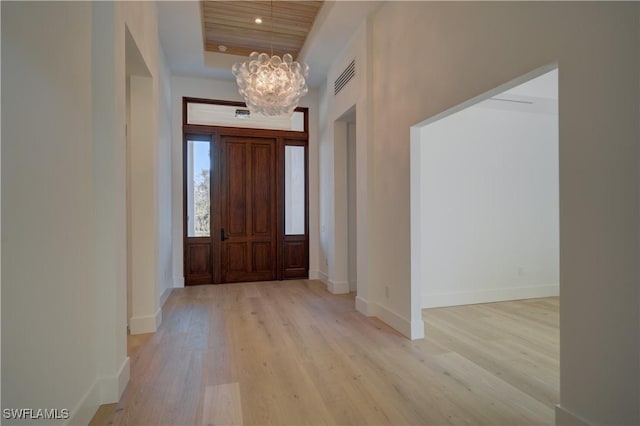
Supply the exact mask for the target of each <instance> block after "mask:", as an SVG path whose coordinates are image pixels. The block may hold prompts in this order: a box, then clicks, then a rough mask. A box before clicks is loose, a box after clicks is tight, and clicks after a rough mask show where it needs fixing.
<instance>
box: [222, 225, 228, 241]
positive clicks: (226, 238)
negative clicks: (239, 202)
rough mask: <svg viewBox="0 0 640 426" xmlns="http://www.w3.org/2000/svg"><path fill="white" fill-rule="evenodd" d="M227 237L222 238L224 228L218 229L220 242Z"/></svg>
mask: <svg viewBox="0 0 640 426" xmlns="http://www.w3.org/2000/svg"><path fill="white" fill-rule="evenodd" d="M228 239H229V238H228V237H225V236H224V228H220V241H224V240H228Z"/></svg>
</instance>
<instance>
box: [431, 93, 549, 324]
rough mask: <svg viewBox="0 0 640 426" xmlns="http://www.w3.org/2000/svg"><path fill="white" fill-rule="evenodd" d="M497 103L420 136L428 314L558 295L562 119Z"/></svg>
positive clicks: (486, 104) (487, 103)
mask: <svg viewBox="0 0 640 426" xmlns="http://www.w3.org/2000/svg"><path fill="white" fill-rule="evenodd" d="M497 102H498V101H491V100H488V101H484V102H483V103H481V104H479V105H476V106H473V107H470V108H468V109H465V110H463V111H460V112H458V113H456V114H453V115H450V116H449V117H446V118H444V119H442V120H439V121H436V122H435V123H431V124H429V125H427V126H425V127H423V128H422V129H421V145H422V146H421V149H420V154H421V159H420V167H421V182H420V183H419V185H420V189H421V192H422V196H421V203H422V206H421V211H420V213H419V215H420V221H421V222H422V223H421V232H422V234H421V235H420V236H418V238H421V239H422V241H421V246H422V253H421V259H420V260H419V263H420V265H421V266H420V267H421V268H422V273H421V276H422V281H423V283H422V285H423V289H422V306H423V307H425V308H430V307H440V306H451V305H462V304H470V303H484V302H495V301H500V300H515V299H526V298H531V297H545V296H555V295H558V291H559V289H558V283H559V264H558V256H559V254H558V251H559V245H558V243H559V241H558V239H559V235H558V232H559V225H558V214H559V210H558V116H557V111H556V112H549V113H531V112H522V111H517V110H514V109H511V110H505V109H497V108H496V107H499V108H504V107H505V106H513V105H518V104H512V103H504V102H499V103H497ZM522 105H526V104H522ZM518 106H521V105H518ZM527 106H529V105H527ZM427 327H428V324H427Z"/></svg>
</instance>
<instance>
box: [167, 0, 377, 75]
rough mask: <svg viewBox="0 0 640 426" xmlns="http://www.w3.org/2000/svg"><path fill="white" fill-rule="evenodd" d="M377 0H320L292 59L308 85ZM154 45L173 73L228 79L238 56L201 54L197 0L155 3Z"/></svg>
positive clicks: (240, 59) (326, 68)
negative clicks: (305, 70)
mask: <svg viewBox="0 0 640 426" xmlns="http://www.w3.org/2000/svg"><path fill="white" fill-rule="evenodd" d="M381 3H382V2H378V1H326V2H325V4H324V6H323V7H322V9H320V12H319V13H318V17H317V18H316V21H315V23H314V25H313V27H312V28H311V31H310V33H309V36H308V37H307V40H306V41H305V44H304V46H303V48H302V50H301V52H300V57H299V59H298V60H302V61H305V62H307V63H308V64H309V66H310V68H311V72H310V74H309V78H308V84H309V86H310V87H318V86H319V85H320V84H321V83H322V82H323V81H324V80H325V78H326V74H327V71H328V69H329V66H330V65H331V63H332V62H333V58H334V57H335V54H336V52H340V50H342V49H343V48H344V46H345V45H346V44H347V42H348V41H349V39H350V38H351V36H352V35H353V33H354V32H355V30H356V29H357V28H358V26H359V25H360V24H361V23H362V22H363V20H364V19H365V18H366V17H367V16H368V15H369V14H370V13H371V12H373V11H375V10H376V9H377V8H378V7H379V6H380V4H381ZM157 4H158V31H159V33H160V43H161V44H162V48H163V50H164V53H165V55H166V57H167V62H168V63H169V66H170V68H171V72H172V73H173V74H174V75H185V76H194V77H205V78H215V79H221V80H233V79H234V77H233V75H232V74H231V66H232V65H233V64H234V63H235V62H239V61H242V60H244V59H245V58H244V57H242V56H234V55H226V54H222V53H213V52H205V51H204V48H203V38H202V24H201V19H200V4H199V2H197V1H159V2H158V3H157Z"/></svg>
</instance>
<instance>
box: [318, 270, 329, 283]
mask: <svg viewBox="0 0 640 426" xmlns="http://www.w3.org/2000/svg"><path fill="white" fill-rule="evenodd" d="M318 279H319V280H320V281H324V283H325V284H328V283H329V276H328V275H327V274H325V273H324V272H322V271H318Z"/></svg>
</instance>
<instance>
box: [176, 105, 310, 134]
mask: <svg viewBox="0 0 640 426" xmlns="http://www.w3.org/2000/svg"><path fill="white" fill-rule="evenodd" d="M248 111H249V110H248V109H246V108H245V107H237V106H229V105H215V104H203V103H195V102H189V103H187V124H200V125H205V126H224V127H247V128H252V129H271V130H293V131H295V132H304V112H302V111H294V112H293V114H291V116H286V115H281V116H275V117H266V116H264V115H262V114H248ZM247 114H248V115H247Z"/></svg>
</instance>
